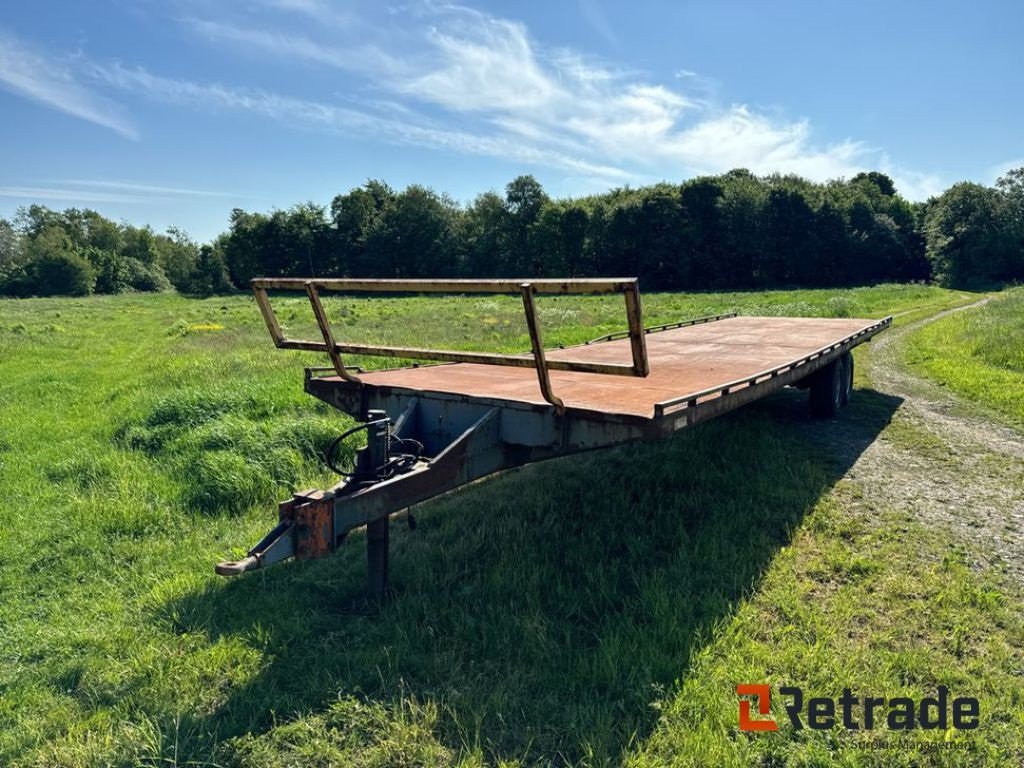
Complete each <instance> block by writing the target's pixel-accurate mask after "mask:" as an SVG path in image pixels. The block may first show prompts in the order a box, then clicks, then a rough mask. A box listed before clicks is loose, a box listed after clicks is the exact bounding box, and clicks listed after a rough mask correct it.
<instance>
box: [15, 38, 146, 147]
mask: <svg viewBox="0 0 1024 768" xmlns="http://www.w3.org/2000/svg"><path fill="white" fill-rule="evenodd" d="M75 65H76V62H75V60H74V59H72V58H64V59H61V58H56V57H52V56H49V55H47V54H45V53H43V52H42V51H39V50H37V49H35V48H34V47H32V46H30V45H27V44H26V43H24V42H22V41H21V40H19V39H17V38H16V37H14V36H13V35H10V34H8V33H6V32H4V31H3V30H0V87H2V88H4V89H6V90H8V91H10V92H12V93H16V94H18V95H19V96H24V97H26V98H28V99H31V100H33V101H35V102H38V103H40V104H44V105H46V106H48V107H51V108H52V109H56V110H59V111H60V112H64V113H66V114H69V115H73V116H74V117H78V118H81V119H82V120H86V121H88V122H90V123H95V124H96V125H101V126H103V127H105V128H109V129H111V130H113V131H116V132H117V133H119V134H121V135H122V136H124V137H125V138H128V139H132V140H137V139H138V138H139V135H138V132H137V131H136V129H135V127H134V125H132V123H131V121H130V120H129V119H128V118H127V117H126V116H125V115H124V113H123V110H122V109H121V108H120V107H119V106H118V105H117V104H115V103H113V102H111V101H110V100H108V99H106V98H104V97H103V96H101V95H99V94H97V93H95V92H94V91H93V90H91V89H90V88H88V87H86V86H85V85H83V84H82V83H81V82H80V80H79V79H78V77H77V76H76V72H75V68H76V67H75Z"/></svg>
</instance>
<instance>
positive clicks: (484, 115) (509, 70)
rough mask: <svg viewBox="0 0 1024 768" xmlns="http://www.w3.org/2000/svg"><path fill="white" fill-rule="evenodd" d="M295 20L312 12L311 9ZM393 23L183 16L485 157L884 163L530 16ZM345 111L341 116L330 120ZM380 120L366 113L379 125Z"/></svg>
mask: <svg viewBox="0 0 1024 768" xmlns="http://www.w3.org/2000/svg"><path fill="white" fill-rule="evenodd" d="M289 2H290V0H289ZM296 2H299V0H296ZM586 7H591V8H596V6H594V5H593V4H592V3H587V2H583V3H582V4H581V10H584V11H585V9H586ZM296 15H297V16H298V17H300V21H301V19H302V18H306V19H307V20H308V19H309V18H311V17H315V13H314V12H311V11H309V10H308V9H300V10H299V13H298V14H296ZM396 18H399V20H398V21H396V22H395V23H394V24H392V25H390V26H389V27H388V31H387V33H386V34H384V33H372V32H368V31H367V30H368V29H370V28H371V25H363V26H362V27H361V29H360V32H359V36H358V39H350V38H349V37H348V36H347V33H346V32H345V31H344V30H337V29H335V30H333V33H332V34H333V36H332V37H331V39H330V40H329V41H328V42H324V40H325V38H324V30H323V29H322V28H318V29H316V30H310V29H303V25H302V24H301V23H300V24H299V25H298V26H297V27H296V28H293V29H289V30H288V31H287V32H281V31H278V30H277V29H268V28H260V27H259V26H258V25H257V26H252V25H253V24H256V22H253V21H250V22H247V23H248V24H249V26H245V25H244V24H243V25H240V24H239V22H238V21H237V19H235V20H233V21H231V22H227V21H211V20H196V19H193V20H190V21H189V22H188V23H189V25H190V27H191V28H192V29H193V30H194V31H196V32H198V33H199V34H201V35H202V36H204V37H207V38H209V39H214V40H217V41H221V42H224V41H226V42H230V43H233V44H235V45H237V46H240V47H242V48H243V49H247V50H251V51H253V52H255V53H259V54H260V55H266V54H272V55H276V56H280V57H284V58H287V59H292V60H296V61H299V62H304V63H307V64H310V63H311V64H316V65H325V66H328V67H332V68H336V69H339V70H342V71H344V72H345V73H347V74H349V75H353V74H355V75H358V76H360V77H362V78H365V79H366V80H367V82H368V84H369V85H370V86H371V87H373V88H374V89H376V90H378V91H385V92H387V93H389V94H391V98H392V99H400V100H402V102H403V103H405V104H407V105H408V104H418V105H420V106H421V107H424V108H429V109H430V110H431V114H432V116H433V120H434V124H431V125H424V124H422V123H417V122H415V118H414V117H412V116H409V117H408V118H405V119H406V124H405V125H404V127H402V128H401V129H398V128H396V127H395V126H389V127H388V130H386V131H385V132H384V133H385V134H386V135H390V136H391V137H392V138H395V137H396V136H397V137H399V138H400V139H401V140H403V141H411V142H414V143H418V142H423V143H426V144H429V145H431V146H446V147H449V148H451V149H454V150H456V151H470V152H476V153H483V154H497V153H498V151H499V148H505V147H513V150H512V151H511V153H510V155H509V159H513V160H520V161H527V162H536V163H538V164H552V165H554V166H555V167H558V168H561V169H567V168H569V166H571V167H572V168H573V169H574V170H575V171H576V172H582V169H584V168H587V167H593V168H594V169H595V175H597V176H600V177H601V178H616V179H625V180H628V181H635V182H643V181H647V180H651V179H657V178H679V177H681V176H686V175H691V174H696V173H716V172H722V171H726V170H729V169H731V168H736V167H745V168H749V169H750V170H752V171H754V172H756V173H770V172H782V173H799V174H801V175H804V176H807V177H809V178H812V179H815V180H818V181H824V180H827V179H831V178H836V177H840V176H850V175H852V174H854V173H857V172H859V171H861V170H865V169H868V168H872V167H879V164H880V162H881V155H880V153H879V152H878V151H876V150H872V149H870V148H868V147H866V146H865V145H864V144H863V143H862V142H858V141H855V140H852V139H846V140H842V141H838V142H832V143H824V144H823V143H821V142H819V141H816V140H815V138H814V136H813V131H812V129H811V126H810V123H809V122H808V121H807V120H806V119H795V120H794V119H785V118H782V117H779V116H777V115H775V114H769V113H764V112H761V111H757V110H754V109H752V108H751V107H749V106H746V105H742V104H737V105H718V104H714V103H711V102H709V101H708V100H707V97H708V94H709V89H708V87H707V85H706V81H705V80H703V79H702V78H700V76H698V75H695V74H694V73H692V72H689V71H687V70H678V71H677V73H676V75H677V76H676V77H675V78H673V82H670V83H669V84H665V83H660V82H657V81H656V80H653V79H652V78H650V77H648V76H645V75H643V74H642V73H637V72H630V71H621V70H614V69H611V68H609V67H608V66H606V65H604V64H602V63H597V62H594V61H591V60H588V59H587V58H585V57H584V56H583V55H581V54H579V53H577V52H573V51H567V50H564V49H551V50H547V49H544V48H542V47H540V46H538V45H537V44H536V43H535V41H534V40H533V39H532V38H531V37H530V35H529V33H528V30H527V29H526V28H525V26H523V25H522V24H520V23H517V22H514V21H510V20H507V19H502V18H498V17H495V16H492V15H489V14H487V13H483V12H481V11H477V10H474V9H469V8H465V7H461V6H454V5H433V4H421V5H417V6H415V12H414V13H407V14H405V16H402V17H396ZM403 19H404V23H405V26H402V23H403V21H402V20H403ZM424 20H425V21H426V22H428V23H427V24H423V23H422V22H423V21H424ZM410 21H411V23H410ZM396 25H397V26H396ZM314 36H315V37H316V39H314ZM389 40H390V45H389ZM396 40H397V41H399V44H396V42H395V41H396ZM399 52H400V53H399ZM688 89H689V91H688ZM690 91H692V93H691V92H690ZM275 98H278V97H275ZM250 106H251V105H250ZM337 109H338V108H331V110H337ZM303 111H304V112H305V113H309V112H310V111H314V112H315V111H318V110H317V109H312V108H310V107H308V106H307V107H304V108H303ZM338 117H339V113H338V112H336V111H332V112H331V116H330V118H329V119H327V122H330V121H335V120H337V118H338ZM353 117H354V116H353V115H352V114H348V115H347V116H346V119H347V120H349V121H351V120H352V119H353ZM360 119H361V120H365V119H366V115H365V114H363V115H362V117H361V118H360ZM379 119H380V118H377V117H373V118H371V119H370V120H369V122H370V123H371V124H372V125H373V126H374V128H375V129H376V128H378V127H379V123H378V120H379ZM467 126H471V127H472V128H473V130H467ZM456 136H457V137H458V138H457V139H456V138H453V137H456ZM567 158H568V160H567ZM903 176H904V178H905V179H907V181H906V182H905V184H904V186H905V188H906V189H907V191H908V192H910V190H914V191H919V190H922V189H925V188H928V189H930V187H931V183H930V179H931V177H927V176H923V175H922V176H919V177H918V176H914V175H913V174H910V173H905V174H903ZM911 194H913V192H911Z"/></svg>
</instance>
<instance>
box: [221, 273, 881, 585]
mask: <svg viewBox="0 0 1024 768" xmlns="http://www.w3.org/2000/svg"><path fill="white" fill-rule="evenodd" d="M252 285H253V291H254V294H255V298H256V301H257V303H258V305H259V308H260V311H261V312H262V314H263V317H264V320H265V321H266V324H267V329H268V330H269V332H270V335H271V338H272V339H273V341H274V344H275V345H276V346H277V347H278V348H282V349H297V350H307V351H320V352H323V353H325V354H326V355H327V356H328V358H329V360H330V362H331V367H330V368H307V369H306V372H305V388H306V391H307V392H308V393H309V394H311V395H313V396H315V397H317V398H319V399H321V400H323V401H324V402H326V403H328V404H330V405H332V406H333V407H335V408H337V409H338V410H340V411H342V412H344V413H347V414H349V415H350V416H352V417H354V418H355V419H356V420H357V421H358V422H361V423H360V424H358V425H357V426H355V427H353V428H351V429H349V430H347V431H346V432H344V433H342V434H341V435H340V436H339V437H338V439H337V440H335V442H334V444H333V445H332V447H331V448H330V449H328V451H327V456H326V457H325V458H326V461H327V464H328V465H329V466H330V467H331V468H332V469H334V470H335V471H336V472H338V474H340V475H341V476H342V478H343V479H342V480H341V481H340V482H339V483H337V484H336V485H335V486H333V487H332V488H329V489H327V490H323V491H302V492H299V493H296V494H295V495H294V496H293V497H292V498H291V499H289V500H287V501H285V502H283V503H282V504H281V505H280V507H279V511H278V523H277V526H276V527H275V528H274V529H273V530H271V531H270V533H268V534H267V535H266V536H265V537H264V539H263V540H262V541H260V542H259V543H258V544H257V545H256V546H255V547H253V548H252V549H250V550H249V552H248V554H247V555H246V556H245V557H244V558H242V559H241V560H237V561H225V562H222V563H219V564H218V565H217V571H218V573H221V574H224V575H237V574H240V573H244V572H246V571H250V570H254V569H256V568H262V567H265V566H268V565H271V564H274V563H277V562H281V561H283V560H288V559H290V558H293V557H294V558H296V559H300V560H303V559H309V558H315V557H320V556H323V555H327V554H330V553H331V552H333V551H334V550H335V549H337V548H338V547H339V546H341V545H342V543H343V542H344V541H345V539H346V537H347V535H348V534H349V533H350V532H351V531H353V530H355V529H357V528H364V527H365V529H366V552H367V575H368V584H369V592H370V594H371V595H372V596H374V597H378V598H379V597H383V596H384V595H386V594H387V590H388V587H387V579H388V576H387V574H388V530H389V528H388V525H389V519H390V517H391V515H393V514H395V513H396V512H399V511H401V510H405V509H408V508H409V507H411V506H412V505H415V504H419V503H421V502H423V501H426V500H428V499H431V498H433V497H435V496H438V495H440V494H443V493H446V492H448V491H451V490H453V489H455V488H458V487H460V486H462V485H465V484H466V483H470V482H473V481H474V480H477V479H479V478H482V477H486V476H487V475H490V474H492V473H494V472H499V471H501V470H504V469H509V468H511V467H516V466H521V465H523V464H527V463H530V462H533V461H542V460H545V459H551V458H555V457H558V456H565V455H568V454H572V453H576V452H579V451H587V450H593V449H598V448H605V447H609V446H613V445H619V444H622V443H626V442H629V441H632V440H649V439H656V438H661V437H666V436H668V435H670V434H672V433H673V432H675V431H676V430H679V429H683V428H686V427H688V426H691V425H693V424H696V423H698V422H700V421H705V420H707V419H711V418H714V417H715V416H717V415H719V414H721V413H724V412H726V411H729V410H732V409H734V408H738V407H740V406H742V405H744V404H746V403H749V402H751V401H753V400H756V399H758V398H761V397H764V396H766V395H769V394H771V393H772V392H774V391H777V390H779V389H781V388H782V387H785V386H787V385H798V386H809V387H810V403H811V406H812V411H815V410H817V411H818V415H826V416H830V415H835V413H836V412H837V410H838V408H839V407H841V405H843V404H845V401H846V400H847V399H848V397H849V395H850V390H851V382H852V372H853V363H852V358H851V357H850V355H849V352H850V350H851V349H853V347H855V346H857V345H858V344H860V343H862V342H864V341H867V340H869V339H870V338H871V337H872V336H874V335H875V334H877V333H879V332H881V331H883V330H884V329H885V328H887V327H888V326H889V324H890V322H891V318H888V317H887V318H884V319H881V320H864V319H845V318H843V319H835V318H792V317H736V316H735V315H719V316H714V317H704V318H695V319H693V320H681V321H679V322H676V323H672V324H669V325H666V326H655V327H650V328H645V327H644V326H643V321H642V311H641V305H640V293H639V287H638V283H637V280H636V279H635V278H605V279H589V280H568V279H567V280H522V281H520V280H482V281H481V280H461V281H459V280H454V281H423V280H369V281H368V280H353V279H320V278H316V279H314V278H311V279H301V278H289V279H285V278H273V279H264V278H261V279H257V280H254V281H253V283H252ZM288 290H291V291H304V292H305V293H306V294H307V296H308V298H309V301H310V305H311V309H312V311H313V314H314V316H315V318H316V321H317V326H318V328H319V330H320V333H321V337H322V339H321V340H308V339H293V338H289V337H288V336H287V335H286V332H285V329H284V328H282V326H281V325H280V323H279V322H278V319H277V316H276V314H275V313H274V310H273V308H272V307H271V301H270V296H269V294H268V291H288ZM321 291H335V292H337V291H351V292H374V291H376V292H388V293H391V292H396V291H400V292H418V293H449V294H452V293H519V294H521V297H522V301H523V309H524V314H525V319H526V323H527V328H528V330H529V332H530V342H531V346H532V354H522V355H508V354H497V353H489V352H468V351H458V350H437V349H421V348H408V347H386V346H376V345H366V344H360V343H355V342H353V341H350V340H347V339H338V338H336V336H335V332H334V329H333V328H332V326H331V322H330V313H329V312H328V308H327V306H326V305H325V304H324V302H322V301H321V297H320V293H321ZM544 293H548V294H552V293H553V294H562V295H566V294H582V293H600V294H613V293H619V294H622V295H623V296H624V299H625V310H626V319H627V324H628V329H627V330H625V331H622V332H620V333H616V334H611V335H609V336H607V337H602V338H601V339H595V340H594V341H593V342H589V343H587V344H582V345H579V346H575V347H568V348H564V349H563V348H559V349H545V347H544V344H543V340H542V333H541V328H540V317H539V315H538V313H537V311H536V308H535V305H534V297H535V295H538V294H544ZM343 355H346V356H347V355H375V356H384V357H392V358H398V359H405V360H410V361H412V360H420V361H423V360H427V361H432V364H429V365H422V364H410V365H408V366H407V367H404V368H394V369H386V370H375V371H363V370H361V369H359V368H356V367H354V366H351V365H347V364H346V362H345V360H344V359H343V357H342V356H343ZM361 431H365V433H366V439H367V442H366V447H364V448H361V449H359V450H358V451H356V452H355V455H356V460H355V462H354V464H352V465H351V466H348V467H342V466H340V464H339V463H338V462H336V461H335V459H336V458H337V457H338V456H340V455H341V454H342V453H343V452H341V451H337V452H336V449H337V448H338V446H339V445H340V444H341V443H342V442H344V440H345V439H347V438H348V437H349V436H351V435H353V434H355V433H356V432H361Z"/></svg>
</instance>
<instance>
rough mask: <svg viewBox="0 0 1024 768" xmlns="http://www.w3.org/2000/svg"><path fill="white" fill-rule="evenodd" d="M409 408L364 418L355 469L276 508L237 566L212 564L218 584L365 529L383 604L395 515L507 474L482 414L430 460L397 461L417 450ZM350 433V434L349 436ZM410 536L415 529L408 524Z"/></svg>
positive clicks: (489, 418) (371, 572) (326, 549)
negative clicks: (269, 526) (271, 522)
mask: <svg viewBox="0 0 1024 768" xmlns="http://www.w3.org/2000/svg"><path fill="white" fill-rule="evenodd" d="M416 407H417V403H416V401H413V402H412V403H411V404H410V405H409V406H408V408H407V409H406V410H405V411H404V412H403V413H402V415H401V416H400V417H399V418H398V419H397V420H396V421H395V424H394V427H392V422H391V420H390V419H389V418H388V416H387V414H386V413H385V412H384V411H375V410H370V411H368V412H367V414H366V417H367V418H366V423H365V424H363V425H361V426H360V427H359V428H358V429H365V430H366V433H367V442H366V447H365V448H362V449H360V450H359V451H358V452H357V454H356V462H355V468H354V470H353V471H352V472H344V473H343V474H344V475H345V479H344V480H343V481H342V482H341V483H339V484H338V485H336V486H334V487H333V488H331V489H329V490H326V491H322V490H309V491H302V492H300V493H296V494H295V495H294V496H292V498H291V499H288V500H287V501H284V502H282V503H281V504H280V505H279V506H278V523H277V525H276V526H275V527H274V529H273V530H271V531H270V533H268V534H267V535H266V536H264V537H263V539H262V540H261V541H260V542H259V544H257V545H256V546H255V547H253V548H252V549H250V550H249V552H248V553H247V554H246V556H245V557H244V558H242V559H240V560H231V561H225V562H221V563H218V564H217V565H216V566H215V568H214V570H215V571H216V572H217V573H218V574H220V575H222V576H238V575H241V574H243V573H246V572H247V571H254V570H256V569H258V568H265V567H267V566H269V565H274V564H276V563H280V562H283V561H285V560H288V559H290V558H295V559H296V560H311V559H314V558H318V557H323V556H325V555H329V554H331V553H332V552H334V551H335V550H336V549H337V548H338V547H339V546H340V545H341V544H342V543H343V542H344V540H345V537H346V536H347V535H348V533H349V532H350V531H353V530H355V529H356V528H361V527H364V526H365V528H366V555H367V575H368V579H369V592H370V594H371V595H372V596H374V597H378V598H379V597H382V596H384V594H385V593H386V592H387V588H388V549H389V526H388V523H389V520H390V516H391V515H392V514H394V513H396V512H400V511H402V510H405V509H408V508H409V507H410V506H411V505H413V504H416V503H418V502H420V501H425V500H426V499H429V498H432V497H434V496H437V495H439V494H442V493H445V492H446V491H449V490H452V489H453V488H457V487H459V486H461V485H464V484H465V483H467V482H470V481H471V480H475V479H476V478H478V477H482V476H484V475H488V474H490V473H492V472H495V471H497V470H498V469H501V468H502V467H503V466H508V457H507V456H506V455H505V450H504V444H503V443H502V442H501V440H500V439H499V436H498V423H499V419H498V418H497V412H496V411H494V410H489V411H487V412H486V413H485V414H484V415H483V416H481V417H479V418H478V419H477V420H476V421H475V422H474V423H473V424H472V425H471V426H470V427H469V428H468V429H466V430H465V431H463V432H462V433H461V434H459V435H458V436H457V437H456V438H455V439H453V440H451V442H450V443H449V444H448V445H446V446H445V447H444V448H443V450H441V451H440V452H439V453H437V455H436V456H433V457H432V458H428V457H424V456H415V455H412V454H405V453H400V452H399V451H398V450H397V449H398V448H399V447H404V446H406V445H408V444H415V445H417V446H420V447H422V444H421V443H420V442H419V441H418V440H415V439H414V438H413V437H412V436H411V434H413V433H415V427H414V424H415V423H416V419H415V415H416ZM351 431H355V430H350V432H351ZM409 524H410V528H412V527H415V522H414V520H413V518H412V517H411V516H410V519H409Z"/></svg>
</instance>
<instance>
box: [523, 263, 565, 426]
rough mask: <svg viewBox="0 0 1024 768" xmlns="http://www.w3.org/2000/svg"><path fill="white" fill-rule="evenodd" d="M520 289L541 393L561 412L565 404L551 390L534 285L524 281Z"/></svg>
mask: <svg viewBox="0 0 1024 768" xmlns="http://www.w3.org/2000/svg"><path fill="white" fill-rule="evenodd" d="M520 290H521V291H522V294H523V309H524V310H525V312H526V327H527V329H529V331H530V344H531V345H532V346H533V359H534V360H536V361H537V383H538V384H540V394H541V397H543V398H544V399H545V400H547V401H548V402H549V403H551V404H552V405H553V406H555V408H556V409H557V410H558V411H559V413H561V412H563V411H565V405H564V404H563V403H562V401H561V400H560V399H559V398H558V397H556V396H555V394H554V392H552V391H551V374H550V373H549V372H548V364H547V362H546V361H545V359H544V340H543V339H542V338H541V335H540V323H539V322H538V321H537V308H536V306H534V302H533V286H532V285H530V284H529V283H523V284H522V285H521V286H520Z"/></svg>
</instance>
